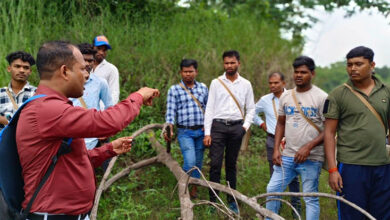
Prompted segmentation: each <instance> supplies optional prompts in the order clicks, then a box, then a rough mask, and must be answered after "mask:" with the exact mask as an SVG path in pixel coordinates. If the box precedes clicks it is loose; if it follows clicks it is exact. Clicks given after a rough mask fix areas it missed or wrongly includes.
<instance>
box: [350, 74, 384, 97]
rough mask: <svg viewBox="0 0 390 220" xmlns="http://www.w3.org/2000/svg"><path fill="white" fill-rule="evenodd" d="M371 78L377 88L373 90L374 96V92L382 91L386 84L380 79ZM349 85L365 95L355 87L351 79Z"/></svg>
mask: <svg viewBox="0 0 390 220" xmlns="http://www.w3.org/2000/svg"><path fill="white" fill-rule="evenodd" d="M371 78H372V79H373V80H374V81H375V86H374V88H373V89H372V91H371V93H370V95H371V94H373V93H374V92H376V91H377V90H379V89H381V88H382V87H383V86H384V84H383V83H382V82H381V81H380V80H379V79H378V78H376V77H375V76H374V75H372V77H371ZM347 84H348V85H350V86H351V87H352V88H353V89H355V90H356V91H359V92H360V93H362V94H364V93H363V92H362V91H361V90H360V89H358V88H356V87H355V85H354V84H353V83H352V81H351V79H348V81H347Z"/></svg>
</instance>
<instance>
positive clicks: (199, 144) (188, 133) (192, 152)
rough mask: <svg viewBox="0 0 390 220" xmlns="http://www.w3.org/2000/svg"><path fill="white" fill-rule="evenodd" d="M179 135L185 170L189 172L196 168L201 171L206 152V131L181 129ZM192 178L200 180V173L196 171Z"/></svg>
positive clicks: (193, 172)
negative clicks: (204, 142)
mask: <svg viewBox="0 0 390 220" xmlns="http://www.w3.org/2000/svg"><path fill="white" fill-rule="evenodd" d="M177 133H178V135H177V140H178V141H179V145H180V150H181V153H182V155H183V170H184V171H185V172H187V171H188V170H190V169H191V168H192V167H194V166H196V167H198V168H199V169H200V170H201V169H202V163H203V152H204V145H203V138H204V131H202V129H201V128H200V129H197V130H191V129H184V128H179V129H178V132H177ZM191 176H192V177H194V178H199V177H200V173H199V171H198V170H194V171H192V173H191Z"/></svg>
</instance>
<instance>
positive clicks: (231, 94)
mask: <svg viewBox="0 0 390 220" xmlns="http://www.w3.org/2000/svg"><path fill="white" fill-rule="evenodd" d="M218 81H219V82H220V83H221V84H222V85H223V87H225V89H226V90H227V91H228V93H229V94H230V96H231V97H232V98H233V100H234V102H235V103H236V105H237V107H238V109H239V110H240V112H241V116H242V118H243V119H244V120H245V115H244V113H243V112H242V109H241V107H240V104H238V101H237V99H236V97H235V96H234V95H233V93H232V92H231V91H230V89H229V88H228V87H227V86H226V84H225V83H224V82H223V81H222V80H221V79H220V78H218Z"/></svg>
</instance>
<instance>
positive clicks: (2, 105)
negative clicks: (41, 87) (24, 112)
mask: <svg viewBox="0 0 390 220" xmlns="http://www.w3.org/2000/svg"><path fill="white" fill-rule="evenodd" d="M7 88H8V89H9V91H10V93H11V95H12V96H13V98H14V100H15V102H16V104H17V105H18V106H21V105H22V103H23V102H25V101H26V100H27V99H28V98H30V97H32V96H34V94H35V90H36V89H37V88H36V87H34V86H32V85H30V83H29V82H27V83H26V85H24V87H23V89H22V90H20V92H19V93H18V94H15V93H14V92H13V91H12V88H11V83H9V84H8V87H3V88H0V115H1V116H5V117H6V118H7V119H8V120H9V119H10V118H11V117H12V116H13V115H14V113H15V112H16V109H14V106H13V105H12V102H11V99H10V98H9V97H8V95H7ZM3 127H4V125H0V129H2V128H3Z"/></svg>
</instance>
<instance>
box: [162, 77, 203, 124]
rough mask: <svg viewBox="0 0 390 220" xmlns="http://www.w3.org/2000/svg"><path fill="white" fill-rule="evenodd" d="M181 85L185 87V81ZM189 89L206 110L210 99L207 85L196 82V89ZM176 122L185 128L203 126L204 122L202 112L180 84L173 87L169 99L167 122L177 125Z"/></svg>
mask: <svg viewBox="0 0 390 220" xmlns="http://www.w3.org/2000/svg"><path fill="white" fill-rule="evenodd" d="M181 83H182V84H183V85H184V86H185V84H184V83H183V81H181ZM187 89H188V90H189V91H190V92H191V93H192V95H194V96H195V98H196V99H198V101H199V102H200V104H201V105H202V108H203V110H205V109H206V103H207V97H208V89H207V87H206V85H205V84H203V83H199V82H196V81H195V85H194V87H193V88H188V87H187ZM175 120H176V122H177V124H178V125H183V126H195V125H203V121H204V115H203V112H202V110H201V109H200V108H199V106H198V105H197V104H196V102H195V101H194V99H192V97H191V96H190V95H189V94H188V93H187V92H186V91H185V90H184V89H183V88H182V87H181V86H180V85H179V84H176V85H173V86H171V88H170V89H169V91H168V97H167V113H166V115H165V121H166V122H167V123H169V124H175Z"/></svg>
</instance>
